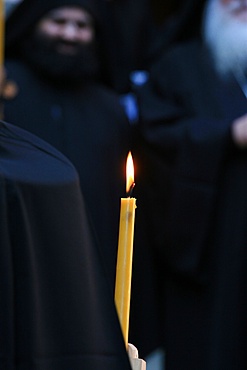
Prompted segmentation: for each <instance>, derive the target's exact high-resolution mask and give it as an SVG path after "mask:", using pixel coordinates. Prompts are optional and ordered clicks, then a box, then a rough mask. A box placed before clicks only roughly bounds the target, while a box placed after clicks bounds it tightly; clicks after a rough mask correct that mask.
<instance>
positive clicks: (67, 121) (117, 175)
mask: <svg viewBox="0 0 247 370" xmlns="http://www.w3.org/2000/svg"><path fill="white" fill-rule="evenodd" d="M6 68H7V73H8V76H9V78H10V79H12V80H14V81H15V82H16V83H17V85H18V89H19V92H18V95H17V96H16V98H14V99H13V100H9V101H6V102H5V106H4V117H5V120H6V121H7V122H10V123H12V124H15V125H18V126H21V127H22V128H24V129H26V130H28V131H29V132H32V133H34V134H35V135H37V136H39V137H40V138H42V139H44V140H46V141H47V142H49V143H50V144H52V145H53V146H54V147H55V148H56V149H58V150H60V151H61V152H62V153H63V154H65V155H66V156H67V157H68V158H69V159H70V160H71V161H72V163H73V164H74V165H75V167H76V169H77V171H78V173H79V176H80V181H81V187H82V191H83V194H84V197H85V201H86V206H87V211H88V213H89V216H90V219H91V221H92V224H93V227H94V229H95V231H96V234H97V237H98V239H99V244H100V246H102V249H103V250H102V253H103V254H104V257H105V261H106V264H107V268H108V271H109V274H110V279H111V281H112V284H113V282H114V279H115V269H116V251H117V241H118V222H119V206H120V198H121V196H123V195H124V194H125V162H126V157H127V154H128V150H129V146H130V141H129V139H130V136H129V126H128V122H127V119H126V117H125V115H124V112H123V110H122V108H121V107H120V105H119V102H118V99H117V97H116V96H115V94H112V93H111V92H110V91H108V90H107V89H105V88H103V87H101V86H100V85H99V84H96V83H93V82H90V83H89V84H86V83H85V84H83V85H82V86H80V87H78V88H76V87H73V88H70V87H69V86H64V85H62V86H61V87H59V86H56V85H55V84H53V83H52V82H50V81H47V80H46V79H45V78H44V77H42V76H41V77H40V76H39V75H38V74H37V73H34V72H33V71H32V70H31V69H30V68H28V67H26V66H25V65H24V64H22V63H19V62H10V63H7V66H6Z"/></svg>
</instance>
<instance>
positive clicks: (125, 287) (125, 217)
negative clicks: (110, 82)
mask: <svg viewBox="0 0 247 370" xmlns="http://www.w3.org/2000/svg"><path fill="white" fill-rule="evenodd" d="M134 186H135V183H134V164H133V159H132V156H131V153H130V152H129V154H128V158H127V164H126V193H127V197H126V198H121V209H120V221H119V237H118V255H117V269H116V285H115V304H116V309H117V313H118V317H119V321H120V324H121V328H122V333H123V337H124V341H125V344H126V348H127V346H128V333H129V313H130V295H131V277H132V258H133V241H134V224H135V209H136V199H135V198H131V197H130V196H131V192H132V190H133V187H134Z"/></svg>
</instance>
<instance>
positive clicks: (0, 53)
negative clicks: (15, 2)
mask: <svg viewBox="0 0 247 370" xmlns="http://www.w3.org/2000/svg"><path fill="white" fill-rule="evenodd" d="M4 8H5V6H4V0H0V67H1V66H2V65H3V63H4V38H5V34H4V31H5V24H4V23H5V11H4V10H5V9H4Z"/></svg>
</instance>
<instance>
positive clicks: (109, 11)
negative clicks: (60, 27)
mask: <svg viewBox="0 0 247 370" xmlns="http://www.w3.org/2000/svg"><path fill="white" fill-rule="evenodd" d="M96 5H97V8H98V12H99V14H100V22H101V25H102V27H101V35H100V37H101V42H100V45H101V48H102V49H103V50H102V60H103V61H104V66H103V79H104V81H105V83H107V84H108V85H109V86H111V87H113V88H114V89H115V90H116V91H117V92H118V93H121V94H124V93H126V92H129V91H130V90H131V80H130V74H131V72H132V71H134V70H137V69H138V70H139V69H146V68H148V66H149V64H150V60H152V52H151V50H152V41H153V40H154V38H155V37H156V32H157V30H156V26H155V24H154V20H153V16H152V12H151V4H150V0H135V1H133V0H111V1H107V0H96Z"/></svg>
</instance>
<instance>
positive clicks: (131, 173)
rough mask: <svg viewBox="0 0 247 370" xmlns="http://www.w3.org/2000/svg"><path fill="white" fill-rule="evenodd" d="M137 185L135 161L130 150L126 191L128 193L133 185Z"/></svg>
mask: <svg viewBox="0 0 247 370" xmlns="http://www.w3.org/2000/svg"><path fill="white" fill-rule="evenodd" d="M134 185H135V180H134V163H133V158H132V155H131V152H129V154H128V157H127V163H126V193H127V194H128V193H129V192H130V191H131V189H132V188H133V186H134Z"/></svg>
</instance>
